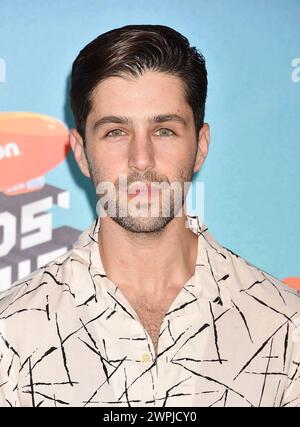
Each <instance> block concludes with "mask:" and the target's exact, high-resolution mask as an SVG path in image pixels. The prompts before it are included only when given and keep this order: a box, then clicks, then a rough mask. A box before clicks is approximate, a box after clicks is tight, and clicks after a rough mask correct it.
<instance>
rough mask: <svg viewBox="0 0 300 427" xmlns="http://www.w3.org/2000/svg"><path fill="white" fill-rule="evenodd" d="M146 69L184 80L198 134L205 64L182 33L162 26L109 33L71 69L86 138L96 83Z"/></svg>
mask: <svg viewBox="0 0 300 427" xmlns="http://www.w3.org/2000/svg"><path fill="white" fill-rule="evenodd" d="M146 70H151V71H159V72H164V73H168V74H171V75H175V76H177V77H179V78H181V79H182V82H183V84H184V88H185V97H186V101H187V103H188V104H189V105H190V107H191V108H192V110H193V115H194V121H195V129H196V135H198V132H199V130H200V129H201V127H202V125H203V121H204V112H205V100H206V95H207V71H206V67H205V59H204V57H203V55H202V54H201V53H200V52H199V51H198V50H197V49H196V48H195V47H191V46H190V44H189V41H188V39H187V38H186V37H184V36H183V35H182V34H180V33H178V32H177V31H175V30H174V29H172V28H170V27H166V26H164V25H150V24H149V25H126V26H125V27H121V28H117V29H114V30H111V31H108V32H106V33H104V34H101V35H100V36H99V37H97V38H96V39H95V40H93V41H92V42H90V43H89V44H88V45H86V46H85V47H84V48H83V49H82V50H81V51H80V52H79V55H78V56H77V58H76V59H75V61H74V63H73V66H72V74H71V90H70V98H71V109H72V111H73V114H74V118H75V124H76V127H77V130H78V132H79V133H80V135H81V136H82V137H83V139H85V125H86V119H87V116H88V114H89V112H90V110H91V96H92V93H93V90H94V89H95V87H96V86H97V85H98V83H100V82H101V81H103V80H104V79H106V78H108V77H112V76H121V77H122V76H124V75H129V76H133V77H138V76H140V75H142V74H143V72H144V71H146Z"/></svg>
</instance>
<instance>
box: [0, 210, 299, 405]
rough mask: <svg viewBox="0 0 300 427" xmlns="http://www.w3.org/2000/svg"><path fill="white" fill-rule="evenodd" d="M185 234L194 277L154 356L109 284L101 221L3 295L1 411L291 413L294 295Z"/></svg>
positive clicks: (294, 398)
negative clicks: (270, 409) (194, 249)
mask: <svg viewBox="0 0 300 427" xmlns="http://www.w3.org/2000/svg"><path fill="white" fill-rule="evenodd" d="M187 223H188V226H189V227H190V229H191V230H192V231H193V232H194V233H196V234H197V235H198V254H197V261H196V265H195V274H194V276H193V277H191V278H190V280H188V282H187V283H186V284H185V285H184V287H183V288H182V289H181V291H180V293H179V294H178V295H177V297H176V299H175V300H174V301H173V303H172V305H171V307H170V308H169V310H168V312H167V313H166V315H165V317H164V319H163V322H162V325H161V329H160V336H159V342H158V350H157V354H155V351H154V348H153V344H152V341H151V338H150V336H149V334H148V333H147V331H146V330H145V329H144V327H143V325H142V324H141V322H140V321H139V318H138V316H137V314H136V313H135V311H134V310H133V308H132V307H131V306H130V304H129V303H128V301H127V300H126V298H125V297H124V295H123V294H122V292H121V291H120V289H118V287H117V286H116V285H115V284H114V283H113V282H112V281H111V280H110V279H109V278H108V277H106V274H105V271H104V268H103V265H102V262H101V259H100V254H99V248H98V242H97V239H98V229H99V226H100V220H99V219H98V220H96V221H95V222H94V224H92V226H91V227H90V228H89V229H87V230H86V231H85V232H83V233H82V234H81V236H80V238H79V240H78V241H77V243H76V244H75V245H74V247H73V249H72V250H70V251H69V252H68V253H66V254H64V255H62V256H60V257H59V258H57V259H56V260H54V261H52V262H50V263H49V264H47V265H46V266H44V267H42V268H40V269H39V270H37V271H35V272H34V273H31V274H30V275H29V276H27V277H26V278H24V279H23V280H22V281H19V282H17V283H15V284H14V285H13V286H12V287H11V288H10V289H9V290H7V291H5V292H3V293H2V294H0V297H1V301H0V406H53V407H54V406H132V407H134V406H148V407H151V406H152V407H164V406H173V407H176V406H179V407H195V406H223V407H224V406H300V330H299V328H300V299H299V293H298V292H296V291H294V290H292V289H290V288H288V287H287V286H286V285H284V284H283V283H281V282H280V281H279V280H278V279H276V278H274V277H273V276H271V275H270V274H268V273H266V272H264V271H262V270H261V269H259V268H257V267H255V266H254V265H252V264H251V263H249V262H247V261H246V260H244V259H243V258H242V257H239V256H238V255H236V254H235V253H233V252H232V251H230V250H229V249H227V248H225V247H224V246H221V245H220V244H219V243H218V242H217V241H216V240H214V239H213V238H212V236H211V234H210V233H209V231H208V229H207V227H206V226H205V225H204V224H202V223H201V222H200V219H199V218H198V217H197V216H191V215H187Z"/></svg>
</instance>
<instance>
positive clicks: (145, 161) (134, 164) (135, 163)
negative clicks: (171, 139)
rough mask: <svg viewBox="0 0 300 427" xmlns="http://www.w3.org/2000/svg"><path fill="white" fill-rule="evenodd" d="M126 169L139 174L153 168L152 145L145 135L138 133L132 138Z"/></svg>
mask: <svg viewBox="0 0 300 427" xmlns="http://www.w3.org/2000/svg"><path fill="white" fill-rule="evenodd" d="M128 167H129V168H130V169H133V170H137V171H139V172H145V171H147V170H149V169H152V168H154V167H155V156H154V147H153V143H152V141H151V138H150V137H149V136H148V135H146V134H145V133H143V134H141V133H140V134H139V135H135V136H134V137H133V138H132V140H131V142H130V148H129V153H128Z"/></svg>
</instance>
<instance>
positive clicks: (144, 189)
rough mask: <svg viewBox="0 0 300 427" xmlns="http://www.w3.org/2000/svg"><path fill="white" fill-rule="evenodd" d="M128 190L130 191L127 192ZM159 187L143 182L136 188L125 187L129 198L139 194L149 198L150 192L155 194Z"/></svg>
mask: <svg viewBox="0 0 300 427" xmlns="http://www.w3.org/2000/svg"><path fill="white" fill-rule="evenodd" d="M129 190H130V193H129ZM159 190H160V189H159V187H157V186H155V185H152V186H151V184H144V185H143V186H140V187H137V188H131V189H129V188H128V189H127V195H128V197H129V198H132V197H135V196H137V195H139V194H140V195H141V196H143V197H146V196H148V197H149V198H151V194H153V195H154V194H155V193H158V192H159Z"/></svg>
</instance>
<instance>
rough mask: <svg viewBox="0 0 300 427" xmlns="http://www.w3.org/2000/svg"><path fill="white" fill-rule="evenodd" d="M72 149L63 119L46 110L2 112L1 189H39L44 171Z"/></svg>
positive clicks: (10, 192) (13, 192)
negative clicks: (40, 111) (43, 111)
mask: <svg viewBox="0 0 300 427" xmlns="http://www.w3.org/2000/svg"><path fill="white" fill-rule="evenodd" d="M69 151H70V145H69V130H68V128H67V127H66V126H65V124H64V123H62V122H61V121H59V120H57V119H54V118H52V117H49V116H46V115H43V114H35V113H22V112H16V113H0V161H1V167H0V191H1V192H3V193H4V194H6V195H10V196H13V195H17V194H21V193H26V192H30V191H34V190H38V189H39V188H41V187H42V186H43V185H44V184H43V182H44V181H43V180H42V178H43V177H44V175H45V174H46V173H47V172H49V171H50V170H51V169H53V168H55V167H56V166H57V165H58V164H59V163H61V162H62V161H63V160H64V159H65V158H66V156H67V155H68V154H69ZM37 178H38V179H37ZM34 183H36V185H34Z"/></svg>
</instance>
